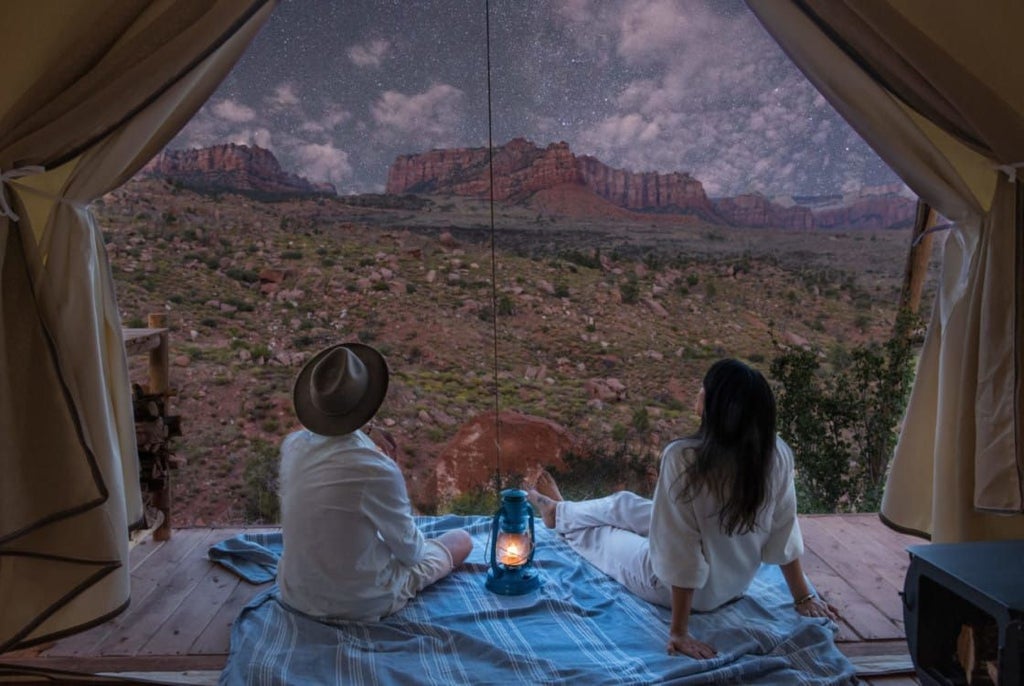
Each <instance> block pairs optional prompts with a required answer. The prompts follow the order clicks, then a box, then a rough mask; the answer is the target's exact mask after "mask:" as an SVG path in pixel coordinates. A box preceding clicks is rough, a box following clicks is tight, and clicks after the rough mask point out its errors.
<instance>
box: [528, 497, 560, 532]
mask: <svg viewBox="0 0 1024 686" xmlns="http://www.w3.org/2000/svg"><path fill="white" fill-rule="evenodd" d="M526 499H527V500H529V501H530V504H531V505H533V509H534V510H536V511H537V512H539V513H540V518H541V519H543V520H544V525H545V526H546V527H547V528H549V529H554V528H555V506H556V505H558V501H556V500H552V499H551V498H549V497H547V496H546V495H544V494H543V493H540V492H539V491H537V489H536V488H531V489H530V490H529V491H527V492H526Z"/></svg>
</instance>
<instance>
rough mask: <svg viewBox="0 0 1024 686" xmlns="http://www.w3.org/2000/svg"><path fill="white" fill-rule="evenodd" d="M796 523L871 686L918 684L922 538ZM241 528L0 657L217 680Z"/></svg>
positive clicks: (192, 536)
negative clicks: (86, 626) (907, 621)
mask: <svg viewBox="0 0 1024 686" xmlns="http://www.w3.org/2000/svg"><path fill="white" fill-rule="evenodd" d="M800 522H801V526H802V528H803V532H804V541H805V544H806V553H805V556H804V558H803V560H804V569H805V570H806V572H807V574H808V576H809V577H810V578H811V580H812V581H813V582H814V584H815V585H816V586H817V588H818V590H819V591H820V592H821V594H822V595H823V596H824V597H825V598H826V599H828V600H829V601H830V602H832V604H833V605H835V606H836V607H837V608H838V609H839V611H840V612H841V614H842V616H843V621H842V623H841V629H840V632H839V635H838V637H837V639H836V641H837V643H838V645H839V647H840V649H842V650H843V652H844V653H846V654H847V655H848V656H850V658H851V659H852V660H853V661H854V663H855V664H857V666H858V669H859V670H860V671H861V673H862V674H863V678H864V681H865V682H866V683H868V684H885V685H887V686H897V685H899V684H916V683H917V680H916V679H914V678H913V676H912V672H913V668H912V665H911V662H910V658H909V655H908V653H907V646H906V641H905V638H904V632H903V608H902V604H901V599H900V596H899V592H900V591H901V590H902V588H903V578H904V574H905V573H906V568H907V564H908V561H909V558H908V555H907V553H906V547H907V546H909V545H915V544H919V543H921V542H922V541H921V540H920V539H916V538H912V537H910V536H904V535H901V534H898V533H895V532H893V531H891V530H890V529H888V528H886V527H885V526H884V525H882V524H881V523H880V522H879V520H878V518H877V516H875V515H872V514H863V515H861V514H857V515H812V516H803V517H801V519H800ZM252 530H253V529H250V531H252ZM240 531H241V529H176V530H175V531H174V533H173V535H172V536H171V538H170V540H167V541H154V540H153V539H148V540H145V541H143V542H141V543H139V544H138V545H136V546H135V547H134V548H133V549H132V551H131V558H130V564H131V569H132V602H131V606H130V607H129V608H128V609H127V610H126V611H125V612H124V613H122V614H121V615H120V616H118V617H116V618H115V619H113V620H111V621H109V622H107V623H105V624H102V625H100V626H97V627H95V628H93V629H90V630H88V631H85V632H82V633H80V634H77V635H74V636H71V637H68V638H65V639H63V640H61V641H57V642H56V643H51V644H47V645H43V646H39V647H36V648H34V649H29V650H25V651H21V652H19V653H13V654H8V655H0V663H7V664H22V665H28V666H33V667H43V668H50V669H61V670H72V671H76V672H89V673H93V674H95V673H107V674H111V673H114V674H121V675H131V676H133V677H134V678H140V677H142V676H143V675H145V676H146V678H155V679H158V680H159V681H161V682H166V683H190V684H196V683H216V678H217V674H218V672H219V670H220V669H221V668H222V666H223V665H224V661H225V659H226V656H227V653H228V646H229V636H230V629H231V623H232V621H233V620H234V618H235V617H236V616H237V614H238V613H239V611H240V610H241V608H242V607H243V606H244V605H245V603H246V602H247V601H248V600H249V599H250V598H251V597H252V596H253V595H254V594H255V593H257V592H258V591H260V590H261V589H262V588H265V586H252V585H250V584H247V583H245V582H241V581H239V579H238V578H237V577H235V576H234V575H233V574H231V573H230V572H228V571H226V570H224V569H223V568H221V567H219V566H217V565H214V564H213V563H212V562H210V561H209V560H207V559H206V551H207V549H208V548H209V546H210V545H212V544H213V543H215V542H217V541H220V540H222V539H225V538H228V537H231V536H234V535H235V534H237V533H239V532H240Z"/></svg>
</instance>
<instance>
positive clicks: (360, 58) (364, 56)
mask: <svg viewBox="0 0 1024 686" xmlns="http://www.w3.org/2000/svg"><path fill="white" fill-rule="evenodd" d="M390 51H391V43H390V41H386V40H383V39H380V38H378V39H375V40H371V41H368V42H366V43H362V44H359V45H353V46H352V47H351V48H349V49H348V53H347V54H348V58H349V60H351V61H352V64H354V65H356V66H357V67H373V68H377V67H379V66H380V65H381V63H382V62H383V61H384V58H385V57H387V56H388V53H389V52H390Z"/></svg>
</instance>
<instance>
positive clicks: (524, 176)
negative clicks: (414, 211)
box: [387, 138, 579, 201]
mask: <svg viewBox="0 0 1024 686" xmlns="http://www.w3.org/2000/svg"><path fill="white" fill-rule="evenodd" d="M578 182H579V172H578V170H577V169H576V157H575V156H574V155H573V154H572V152H571V151H570V150H569V145H568V144H567V143H552V144H551V145H549V146H548V147H546V148H543V149H542V148H538V147H537V146H535V145H534V144H533V143H531V142H529V141H527V140H526V139H523V138H515V139H513V140H511V141H509V143H508V144H507V145H505V146H502V147H500V148H497V149H496V150H495V152H494V199H495V200H512V201H516V200H523V199H525V198H528V197H530V196H531V195H533V194H534V193H536V192H538V191H540V190H543V189H546V188H551V187H553V186H557V185H560V184H563V183H578ZM387 192H388V193H392V194H400V193H450V194H453V195H474V196H487V195H489V193H490V169H489V167H488V158H487V149H486V148H456V149H452V150H431V151H430V152H426V153H423V154H420V155H403V156H402V157H399V158H398V159H396V160H395V162H394V164H392V165H391V168H390V169H388V182H387Z"/></svg>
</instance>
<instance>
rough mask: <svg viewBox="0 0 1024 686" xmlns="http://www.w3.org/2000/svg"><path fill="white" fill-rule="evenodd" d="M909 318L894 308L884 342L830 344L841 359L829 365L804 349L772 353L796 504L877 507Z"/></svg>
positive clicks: (906, 353) (904, 372)
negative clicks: (893, 323) (824, 365)
mask: <svg viewBox="0 0 1024 686" xmlns="http://www.w3.org/2000/svg"><path fill="white" fill-rule="evenodd" d="M914 319H915V317H914V316H913V315H911V314H910V313H909V312H904V313H902V314H900V315H899V316H898V318H897V322H896V327H895V329H894V333H893V335H892V337H891V338H890V339H889V340H888V341H886V342H885V343H884V344H881V345H879V344H877V343H876V344H871V345H868V346H863V347H858V348H854V349H852V350H850V351H849V352H846V351H836V350H833V351H832V358H833V359H836V360H844V361H845V362H846V363H845V364H843V365H836V366H834V367H832V369H831V371H829V370H827V369H823V368H822V363H821V360H820V358H819V356H818V355H817V354H816V353H814V352H811V351H806V350H797V351H792V352H787V353H784V354H782V355H780V356H778V357H776V358H775V359H774V360H773V361H772V365H771V372H772V376H773V377H774V378H775V379H776V380H778V381H779V382H780V383H781V384H782V389H781V390H780V392H779V394H778V401H779V431H780V432H781V434H782V435H783V437H784V438H785V439H786V440H787V441H788V442H789V443H790V445H791V446H792V448H793V450H794V452H795V454H796V464H797V476H796V478H797V490H798V497H799V502H800V508H801V511H804V512H843V511H850V512H857V511H861V512H873V511H877V509H878V506H879V504H880V503H881V497H882V489H883V487H884V485H885V483H884V482H885V476H886V472H887V470H888V466H889V460H890V458H891V456H892V451H893V448H894V447H895V445H896V440H897V438H898V427H899V422H900V420H901V418H902V416H903V412H904V409H905V408H906V402H907V396H908V394H909V392H910V386H911V383H912V381H913V376H914V370H913V364H914V355H913V350H912V346H911V341H910V337H909V332H910V331H911V330H912V325H913V321H914Z"/></svg>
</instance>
